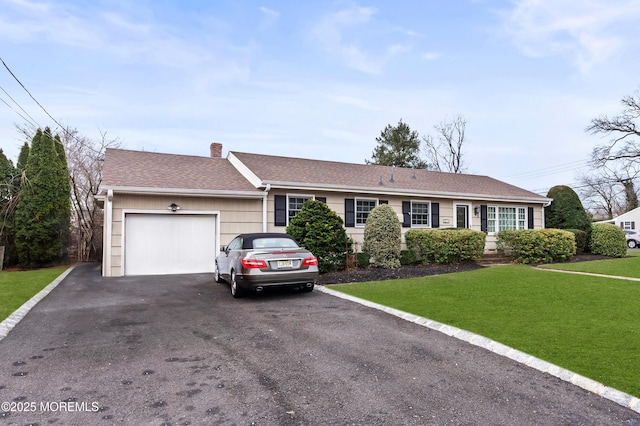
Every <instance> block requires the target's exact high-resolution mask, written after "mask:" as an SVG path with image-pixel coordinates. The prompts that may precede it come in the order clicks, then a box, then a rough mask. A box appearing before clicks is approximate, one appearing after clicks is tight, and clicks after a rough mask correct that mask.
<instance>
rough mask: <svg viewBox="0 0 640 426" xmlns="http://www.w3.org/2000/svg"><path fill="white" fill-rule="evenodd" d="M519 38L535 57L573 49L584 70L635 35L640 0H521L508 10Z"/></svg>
mask: <svg viewBox="0 0 640 426" xmlns="http://www.w3.org/2000/svg"><path fill="white" fill-rule="evenodd" d="M502 16H503V18H504V30H505V32H506V34H507V35H508V36H509V37H510V38H511V39H512V41H513V43H514V44H515V45H516V46H517V47H518V48H519V49H520V50H521V51H522V52H523V53H524V54H526V55H528V56H533V57H542V56H551V55H565V54H569V55H570V57H572V58H573V60H574V62H575V64H576V65H577V66H578V68H579V69H580V71H581V72H583V73H587V72H588V71H589V70H590V69H591V68H592V67H594V66H596V65H598V64H600V63H602V62H604V61H605V60H607V59H608V58H609V57H610V56H612V55H614V54H615V53H616V52H618V51H619V50H620V49H622V48H623V45H624V44H625V38H626V36H627V35H628V34H627V28H629V27H631V28H629V30H631V33H630V34H632V35H633V37H635V34H633V31H634V28H635V27H636V25H630V24H629V22H630V21H636V20H637V19H639V18H640V2H638V1H637V0H622V1H616V2H610V1H606V0H591V1H583V0H516V1H514V2H513V8H512V9H511V10H509V11H507V12H505V13H503V14H502Z"/></svg>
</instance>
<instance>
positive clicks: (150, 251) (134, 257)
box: [124, 213, 216, 275]
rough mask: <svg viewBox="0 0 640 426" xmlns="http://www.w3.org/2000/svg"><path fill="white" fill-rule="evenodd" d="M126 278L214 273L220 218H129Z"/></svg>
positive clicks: (175, 215)
mask: <svg viewBox="0 0 640 426" xmlns="http://www.w3.org/2000/svg"><path fill="white" fill-rule="evenodd" d="M124 238H125V252H124V274H125V275H164V274H191V273H199V272H213V271H214V269H215V263H214V262H215V257H216V217H215V216H214V215H197V214H194V215H191V214H142V213H127V214H126V216H125V234H124Z"/></svg>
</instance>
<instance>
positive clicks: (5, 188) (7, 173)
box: [0, 148, 18, 265]
mask: <svg viewBox="0 0 640 426" xmlns="http://www.w3.org/2000/svg"><path fill="white" fill-rule="evenodd" d="M17 177H18V176H17V172H16V169H15V167H13V163H12V162H11V160H9V159H8V158H7V157H6V155H4V152H3V151H2V148H0V246H4V257H3V259H0V261H3V263H4V264H5V265H11V264H13V263H15V244H14V233H15V226H14V217H15V202H16V199H17V198H16V197H17V193H16V181H17Z"/></svg>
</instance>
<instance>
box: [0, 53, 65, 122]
mask: <svg viewBox="0 0 640 426" xmlns="http://www.w3.org/2000/svg"><path fill="white" fill-rule="evenodd" d="M0 62H2V65H4V67H5V68H6V69H7V71H9V74H11V76H12V77H13V78H14V80H15V81H17V82H18V84H19V85H20V86H21V87H22V88H23V89H24V90H25V92H27V93H28V94H29V96H31V99H33V101H34V102H35V103H36V104H38V106H39V107H40V108H42V110H43V111H44V112H45V113H46V114H47V115H48V116H49V118H51V119H52V120H53V122H54V123H56V124H57V125H58V126H59V127H60V128H61V129H64V126H63V125H62V124H60V123H58V120H56V119H55V118H53V116H52V115H51V114H49V111H47V110H46V109H45V107H43V106H42V105H41V104H40V102H38V100H37V99H36V98H35V97H34V96H33V95H32V94H31V92H30V91H29V90H28V89H27V88H26V87H25V86H24V84H22V82H21V81H20V80H19V79H18V77H16V75H15V74H14V73H13V71H11V69H10V68H9V66H8V65H7V64H6V62H5V61H4V59H2V57H0Z"/></svg>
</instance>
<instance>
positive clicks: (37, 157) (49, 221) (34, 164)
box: [16, 128, 71, 267]
mask: <svg viewBox="0 0 640 426" xmlns="http://www.w3.org/2000/svg"><path fill="white" fill-rule="evenodd" d="M58 143H59V140H56V139H54V138H52V137H51V131H50V130H49V128H46V129H45V130H44V132H43V131H41V130H40V129H38V131H37V132H36V135H35V136H34V137H33V140H32V141H31V149H30V151H29V156H28V158H27V160H26V164H25V165H24V180H23V183H22V185H21V188H20V200H19V202H18V207H17V209H16V247H17V251H18V261H19V263H20V265H21V266H24V267H39V266H46V265H50V264H54V263H57V262H59V261H61V260H63V259H64V257H65V255H66V247H67V242H68V237H69V217H70V209H69V203H70V201H69V200H70V195H71V194H70V187H69V175H68V173H67V167H66V159H65V157H64V155H63V154H64V151H63V152H62V155H61V154H59V148H57V147H56V144H58ZM21 157H22V154H21ZM61 157H62V158H61ZM19 163H20V161H19Z"/></svg>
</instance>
